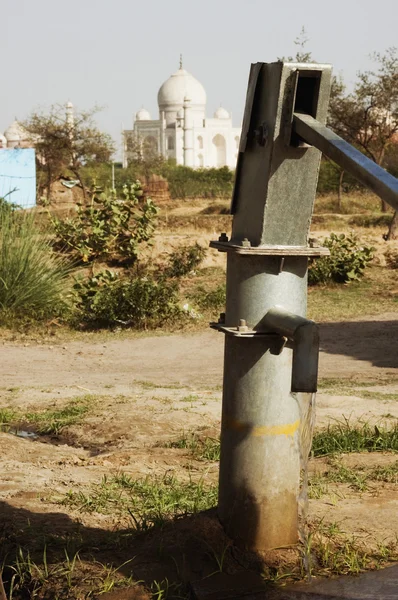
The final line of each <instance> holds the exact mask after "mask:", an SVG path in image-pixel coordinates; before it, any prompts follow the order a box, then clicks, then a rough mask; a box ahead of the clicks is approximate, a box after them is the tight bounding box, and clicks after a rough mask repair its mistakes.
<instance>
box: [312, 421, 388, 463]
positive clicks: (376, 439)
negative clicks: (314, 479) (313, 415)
mask: <svg viewBox="0 0 398 600" xmlns="http://www.w3.org/2000/svg"><path fill="white" fill-rule="evenodd" d="M391 451H392V452H397V451H398V422H396V423H395V424H393V425H392V426H391V427H390V428H388V429H386V428H382V427H378V426H377V425H374V426H371V425H369V424H367V423H363V424H360V425H351V424H350V422H349V420H345V421H343V422H341V423H336V424H334V425H329V426H328V427H327V429H324V430H322V431H318V432H316V433H315V434H314V438H313V441H312V455H313V456H327V455H328V454H336V453H345V452H391Z"/></svg>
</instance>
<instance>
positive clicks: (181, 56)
mask: <svg viewBox="0 0 398 600" xmlns="http://www.w3.org/2000/svg"><path fill="white" fill-rule="evenodd" d="M180 69H182V54H180Z"/></svg>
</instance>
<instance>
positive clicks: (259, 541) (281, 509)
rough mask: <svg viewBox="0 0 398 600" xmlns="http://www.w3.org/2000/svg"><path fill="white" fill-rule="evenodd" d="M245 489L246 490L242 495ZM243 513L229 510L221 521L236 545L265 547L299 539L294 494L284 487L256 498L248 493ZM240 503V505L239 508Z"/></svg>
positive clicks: (281, 544)
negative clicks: (227, 516)
mask: <svg viewBox="0 0 398 600" xmlns="http://www.w3.org/2000/svg"><path fill="white" fill-rule="evenodd" d="M246 494H247V491H246V490H245V496H246ZM243 506H244V509H243V513H244V514H242V513H240V514H239V515H238V514H237V513H236V512H234V511H232V514H230V516H229V517H230V518H229V519H228V522H224V523H223V525H224V527H225V529H226V531H227V533H228V535H230V536H231V537H232V539H234V540H235V541H236V543H237V545H238V546H240V547H243V548H246V549H248V550H254V551H266V550H271V549H275V548H281V547H285V546H292V545H294V544H297V542H298V510H297V496H296V495H295V494H292V493H288V492H286V491H284V492H283V493H280V494H278V495H277V496H276V497H273V498H272V499H267V498H264V499H263V500H262V501H260V502H258V501H256V500H255V498H254V497H253V496H252V495H251V494H248V495H247V496H246V503H245V505H243ZM241 510H242V505H240V511H241Z"/></svg>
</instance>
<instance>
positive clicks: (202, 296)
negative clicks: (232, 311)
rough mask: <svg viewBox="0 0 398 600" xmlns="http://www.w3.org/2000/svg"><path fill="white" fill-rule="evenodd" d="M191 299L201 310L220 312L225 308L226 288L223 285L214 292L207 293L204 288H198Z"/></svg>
mask: <svg viewBox="0 0 398 600" xmlns="http://www.w3.org/2000/svg"><path fill="white" fill-rule="evenodd" d="M191 297H192V300H194V302H195V303H196V304H197V305H198V306H199V308H200V309H202V310H212V311H220V310H222V309H223V308H224V307H225V302H226V287H225V284H224V283H223V284H221V285H219V286H218V287H216V288H215V289H214V290H210V291H208V290H207V289H206V288H205V287H203V286H200V287H199V288H198V289H197V290H196V291H195V292H194V293H193V294H192V295H191Z"/></svg>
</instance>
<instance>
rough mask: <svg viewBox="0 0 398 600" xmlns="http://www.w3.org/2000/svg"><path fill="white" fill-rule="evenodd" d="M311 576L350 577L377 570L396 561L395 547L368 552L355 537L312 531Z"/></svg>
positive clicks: (397, 549) (309, 543) (309, 545)
mask: <svg viewBox="0 0 398 600" xmlns="http://www.w3.org/2000/svg"><path fill="white" fill-rule="evenodd" d="M305 553H306V554H307V556H309V559H310V560H309V573H308V575H310V576H326V577H330V576H332V575H352V574H357V573H361V572H363V571H367V570H372V569H379V568H381V567H382V566H383V565H386V564H387V563H389V562H392V561H395V560H397V559H398V547H397V544H396V543H391V544H388V545H385V546H384V548H383V549H382V551H381V550H380V548H377V549H375V550H373V551H372V550H369V548H368V547H366V546H365V545H364V544H362V543H361V542H360V541H359V540H357V539H356V538H355V537H352V536H351V537H350V536H347V535H345V534H343V533H340V534H332V535H330V534H328V532H327V529H325V528H323V530H321V531H319V530H318V531H317V530H315V531H313V532H311V533H310V534H309V536H308V538H307V543H306V548H305Z"/></svg>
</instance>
